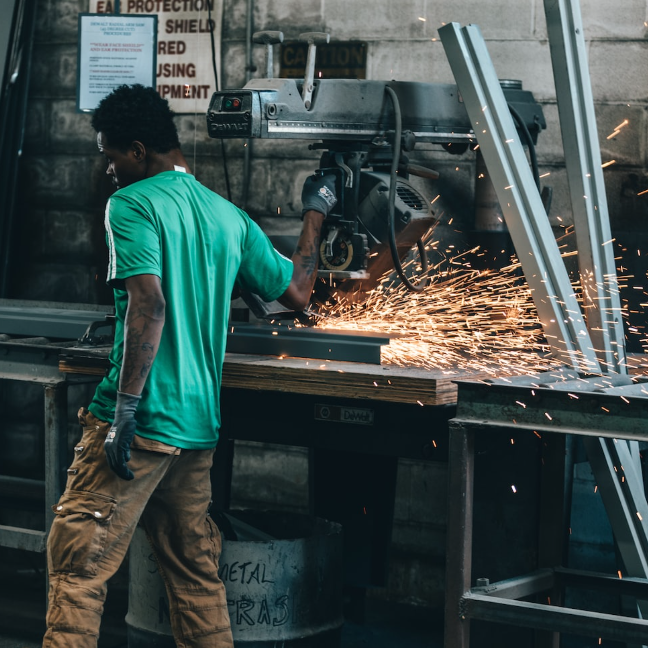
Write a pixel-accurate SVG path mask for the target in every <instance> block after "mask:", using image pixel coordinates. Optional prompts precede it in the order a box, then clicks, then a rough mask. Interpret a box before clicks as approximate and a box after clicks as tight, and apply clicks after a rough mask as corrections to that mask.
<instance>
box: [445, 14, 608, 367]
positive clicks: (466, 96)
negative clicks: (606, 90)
mask: <svg viewBox="0 0 648 648" xmlns="http://www.w3.org/2000/svg"><path fill="white" fill-rule="evenodd" d="M439 35H440V36H441V41H442V43H443V47H444V48H445V51H446V54H447V57H448V61H449V62H450V66H451V68H452V72H453V74H454V76H455V80H456V81H457V85H458V87H459V91H460V92H461V94H462V97H463V100H464V103H465V105H466V109H467V111H468V116H469V117H470V120H471V123H472V126H473V130H474V132H475V135H476V137H477V140H478V142H479V145H480V148H481V152H482V154H483V156H484V160H485V161H486V164H487V166H488V170H489V173H490V175H491V179H492V181H493V185H494V187H495V191H496V193H497V197H498V199H499V202H500V205H501V207H502V213H503V215H504V218H505V220H506V224H507V226H508V229H509V232H510V234H511V238H512V240H513V244H514V245H515V250H516V252H517V255H518V258H519V260H520V263H521V265H522V269H523V271H524V275H525V277H526V280H527V283H528V284H529V286H530V288H531V290H532V292H533V300H534V303H535V306H536V309H537V310H538V316H539V318H540V321H541V322H542V326H543V329H544V331H545V335H546V337H547V340H548V342H549V344H550V346H551V349H552V353H553V355H554V356H556V357H557V358H559V359H560V360H561V361H562V362H564V363H565V364H566V365H569V366H571V367H574V368H576V369H579V370H581V371H586V372H593V373H599V372H600V366H599V362H598V359H597V356H596V352H595V350H594V346H593V344H592V340H591V338H590V335H589V333H588V331H587V328H586V325H585V322H584V320H583V315H582V312H581V308H580V305H579V304H578V301H577V299H576V295H575V293H574V291H573V289H572V286H571V282H570V281H569V276H568V275H567V270H566V268H565V264H564V262H563V260H562V257H561V255H560V251H559V249H558V244H557V243H556V240H555V237H554V234H553V231H552V229H551V226H550V225H549V220H548V218H547V214H546V213H545V209H544V206H543V204H542V199H541V198H540V194H539V192H538V189H537V187H536V185H535V182H534V179H533V175H532V173H531V169H530V168H529V163H528V161H527V158H526V155H525V152H524V148H523V147H522V144H521V142H520V141H519V139H518V134H517V130H516V128H515V124H514V123H513V119H512V117H511V114H510V112H509V109H508V105H507V103H506V99H505V98H504V93H503V91H502V88H501V86H500V83H499V80H498V78H497V74H496V72H495V68H494V66H493V63H492V61H491V58H490V55H489V53H488V50H487V49H486V44H485V43H484V39H483V37H482V35H481V31H480V29H479V27H477V26H476V25H468V26H467V27H463V28H462V27H460V26H459V25H458V24H457V23H449V24H447V25H445V26H444V27H441V28H440V29H439Z"/></svg>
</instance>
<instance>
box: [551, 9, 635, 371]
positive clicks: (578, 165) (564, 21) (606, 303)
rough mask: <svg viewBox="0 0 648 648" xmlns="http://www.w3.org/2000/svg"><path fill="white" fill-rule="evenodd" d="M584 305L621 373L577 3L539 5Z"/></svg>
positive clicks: (607, 362) (612, 269)
mask: <svg viewBox="0 0 648 648" xmlns="http://www.w3.org/2000/svg"><path fill="white" fill-rule="evenodd" d="M544 8H545V15H546V19H547V32H548V35H549V47H550V50H551V62H552V65H553V74H554V80H555V85H556V98H557V102H558V114H559V116H560V128H561V132H562V139H563V148H564V150H565V165H566V168H567V178H568V180H569V192H570V196H571V206H572V211H573V214H574V226H575V229H576V243H577V246H578V261H579V267H580V278H581V286H582V289H583V302H584V308H585V315H586V318H587V328H588V329H589V332H590V336H591V338H592V342H593V343H594V347H595V348H596V354H597V356H598V358H599V361H600V362H601V365H602V366H603V367H604V370H605V371H609V372H615V373H626V372H627V368H626V351H625V336H624V331H623V320H622V318H621V300H620V298H619V287H618V282H617V273H616V264H615V262H614V251H613V249H612V233H611V229H610V219H609V214H608V206H607V198H606V193H605V183H604V180H603V169H602V167H601V150H600V146H599V140H598V132H597V128H596V115H595V113H594V100H593V97H592V86H591V81H590V76H589V68H588V63H587V52H586V48H585V35H584V30H583V22H582V18H581V11H580V6H579V2H578V0H544Z"/></svg>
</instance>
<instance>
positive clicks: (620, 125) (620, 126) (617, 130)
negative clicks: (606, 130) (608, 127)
mask: <svg viewBox="0 0 648 648" xmlns="http://www.w3.org/2000/svg"><path fill="white" fill-rule="evenodd" d="M629 123H630V122H629V121H628V120H627V119H624V120H623V121H622V122H621V123H620V124H619V125H618V126H617V127H616V128H615V129H614V131H612V132H611V133H610V134H609V135H608V136H607V138H606V139H612V138H613V137H616V136H617V135H618V134H619V133H620V132H621V129H622V128H625V127H626V126H627V125H628V124H629Z"/></svg>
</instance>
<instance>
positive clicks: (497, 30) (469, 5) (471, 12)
mask: <svg viewBox="0 0 648 648" xmlns="http://www.w3.org/2000/svg"><path fill="white" fill-rule="evenodd" d="M426 4H427V15H426V17H427V24H428V26H429V28H430V29H434V30H436V29H438V28H439V27H441V26H442V25H444V24H446V23H450V22H457V23H459V24H460V25H461V26H462V27H463V26H465V25H469V24H473V25H477V26H478V27H479V29H480V30H481V32H482V34H483V36H484V38H485V39H486V40H493V39H496V40H525V41H528V40H529V39H530V38H532V37H533V20H534V11H533V9H534V4H535V3H534V2H533V0H516V1H515V2H511V0H494V1H493V0H491V1H490V2H481V1H480V0H461V2H456V1H454V2H453V0H440V1H437V0H435V2H428V3H426ZM428 35H429V36H435V35H437V34H435V33H433V32H431V31H430V32H428Z"/></svg>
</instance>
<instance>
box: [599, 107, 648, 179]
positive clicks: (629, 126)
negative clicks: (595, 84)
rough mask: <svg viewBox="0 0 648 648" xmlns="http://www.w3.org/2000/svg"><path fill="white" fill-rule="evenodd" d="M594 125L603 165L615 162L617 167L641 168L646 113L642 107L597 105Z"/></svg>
mask: <svg viewBox="0 0 648 648" xmlns="http://www.w3.org/2000/svg"><path fill="white" fill-rule="evenodd" d="M596 121H597V125H598V137H599V143H600V148H601V158H602V163H606V162H609V161H610V160H616V164H619V165H621V164H628V165H633V166H634V165H636V166H643V165H644V159H645V147H646V141H645V134H646V110H645V108H644V107H643V106H638V105H636V104H635V105H630V106H629V105H628V104H626V103H623V104H616V105H606V104H597V105H596ZM609 168H610V167H606V169H609Z"/></svg>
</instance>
